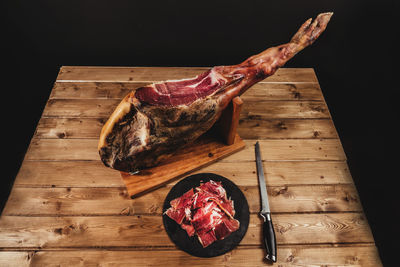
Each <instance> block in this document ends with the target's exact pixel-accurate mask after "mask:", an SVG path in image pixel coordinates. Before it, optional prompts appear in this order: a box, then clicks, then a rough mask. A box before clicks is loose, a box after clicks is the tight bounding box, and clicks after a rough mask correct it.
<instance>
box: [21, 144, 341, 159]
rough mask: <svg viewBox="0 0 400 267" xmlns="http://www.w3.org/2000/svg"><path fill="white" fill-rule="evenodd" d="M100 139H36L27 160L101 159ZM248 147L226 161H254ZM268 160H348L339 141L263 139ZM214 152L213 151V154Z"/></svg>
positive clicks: (27, 154)
mask: <svg viewBox="0 0 400 267" xmlns="http://www.w3.org/2000/svg"><path fill="white" fill-rule="evenodd" d="M97 142H98V141H97V140H96V139H36V138H34V139H32V141H31V144H30V146H29V148H28V151H27V153H26V155H25V159H26V160H99V154H98V152H97ZM244 142H245V143H246V147H245V148H244V149H243V150H241V151H239V152H237V153H235V154H233V155H231V156H228V157H226V158H225V159H222V161H227V162H234V161H235V162H243V161H253V160H254V144H255V140H244ZM260 145H261V151H262V152H263V159H264V160H272V161H281V160H285V161H287V160H301V161H306V160H346V156H345V154H344V151H343V148H342V146H341V143H340V141H339V139H318V140H317V139H282V140H261V141H260ZM211 152H212V151H211Z"/></svg>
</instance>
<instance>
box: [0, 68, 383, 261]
mask: <svg viewBox="0 0 400 267" xmlns="http://www.w3.org/2000/svg"><path fill="white" fill-rule="evenodd" d="M204 69H205V68H158V67H157V68H142V67H137V68H128V67H121V68H119V67H62V68H61V70H60V73H59V75H58V77H57V81H56V83H55V84H54V88H53V90H52V92H51V95H50V99H49V100H48V102H47V105H46V107H45V109H44V111H43V115H42V118H41V119H40V122H39V125H38V127H37V129H36V132H35V135H34V137H33V138H32V141H31V143H30V146H29V149H28V151H27V153H26V155H25V159H24V161H23V163H22V166H21V169H20V171H19V173H18V175H17V177H16V180H15V184H14V187H13V189H12V192H11V194H10V197H9V200H8V202H7V204H6V206H5V208H4V210H3V213H2V216H1V219H0V247H1V250H0V266H3V265H15V266H24V265H29V264H32V265H43V266H51V265H65V266H72V265H85V266H86V265H91V264H93V265H97V264H104V265H107V264H110V265H112V264H116V265H127V266H148V265H154V266H161V265H164V266H168V265H169V266H175V265H179V266H197V265H203V266H265V265H266V264H265V262H263V261H262V256H263V255H264V251H263V248H262V245H261V228H260V225H261V220H260V218H259V217H258V212H259V210H260V200H259V190H258V187H257V186H258V184H257V176H256V165H255V158H254V146H253V145H254V143H255V142H256V140H259V141H260V144H261V149H262V153H263V158H264V168H265V171H266V177H267V187H268V194H269V197H270V205H271V210H272V213H273V215H272V216H273V220H274V223H275V231H276V235H277V243H278V263H277V264H275V266H291V265H297V266H298V265H301V266H309V265H313V266H314V265H315V266H328V265H329V266H331V265H335V266H336V265H341V266H342V265H346V266H348V265H357V266H381V265H382V264H381V261H380V259H379V255H378V253H377V249H376V246H375V243H374V239H373V236H372V234H371V231H370V228H369V225H368V222H367V220H366V217H365V215H364V214H363V211H362V207H361V205H360V199H359V197H358V194H357V191H356V188H355V186H354V184H353V181H352V177H351V175H350V172H349V169H348V167H347V164H346V156H345V153H344V151H343V149H342V146H341V143H340V140H339V138H338V135H337V132H336V130H335V127H334V125H333V122H332V119H331V117H330V114H329V110H328V108H327V105H326V103H325V101H324V98H323V96H322V93H321V89H320V87H319V84H318V80H317V77H316V75H315V73H314V71H313V69H310V68H307V69H288V68H286V69H281V70H279V71H278V72H277V73H276V74H275V75H274V76H272V77H270V78H268V79H266V80H264V81H263V82H261V83H259V84H257V85H255V86H254V87H253V88H251V89H250V90H248V91H247V92H246V93H245V94H244V95H243V96H242V99H243V100H244V106H243V111H242V114H241V119H240V126H239V129H238V132H239V134H240V135H241V137H242V138H243V139H245V142H246V148H245V149H244V150H242V151H240V152H238V153H236V154H234V155H231V156H229V157H227V158H225V159H223V160H221V161H219V162H217V163H214V164H212V165H210V166H208V167H205V168H203V169H201V170H199V171H198V172H214V173H217V174H220V175H223V176H225V177H227V178H228V179H231V180H232V181H234V182H235V183H236V184H237V185H239V186H240V188H241V189H242V191H243V192H244V194H245V195H246V198H247V200H248V202H249V206H250V211H251V216H250V225H249V228H248V231H247V234H246V236H245V237H244V239H243V240H242V242H241V243H240V245H239V246H238V247H237V248H236V249H234V250H233V251H231V252H229V253H227V254H225V255H223V256H219V257H216V258H208V259H205V258H196V257H193V256H190V255H188V254H186V253H185V252H182V251H180V250H178V249H177V248H176V247H175V246H174V244H173V243H172V242H171V241H170V240H169V238H168V236H167V234H166V233H165V231H164V229H163V224H162V217H161V210H162V203H163V201H164V198H165V196H166V194H167V193H168V191H169V190H170V188H171V186H172V185H173V184H175V183H176V182H177V181H174V182H172V183H170V184H168V185H167V186H165V187H162V188H160V189H158V190H156V191H153V192H151V193H148V194H146V195H144V196H142V197H139V198H137V199H133V200H132V199H130V198H129V197H128V195H127V192H126V189H125V187H124V184H123V181H122V179H121V177H120V174H119V172H117V171H114V170H112V169H109V168H106V167H104V166H103V164H102V163H101V162H100V160H99V155H98V153H97V140H98V136H99V133H100V129H101V127H102V125H103V124H104V122H105V121H106V119H107V118H108V116H109V115H110V114H111V112H112V111H113V110H114V108H115V106H116V105H117V104H118V103H119V102H120V100H121V98H122V97H123V96H124V95H125V94H127V93H128V92H129V91H130V90H132V89H134V88H137V87H139V86H142V85H144V84H147V83H150V82H153V81H160V80H165V79H179V78H185V77H191V76H194V75H197V74H198V73H201V72H202V71H204ZM160 264H161V265H160Z"/></svg>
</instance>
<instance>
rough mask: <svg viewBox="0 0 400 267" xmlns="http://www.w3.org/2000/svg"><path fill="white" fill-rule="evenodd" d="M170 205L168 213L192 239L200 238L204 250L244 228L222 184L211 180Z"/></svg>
mask: <svg viewBox="0 0 400 267" xmlns="http://www.w3.org/2000/svg"><path fill="white" fill-rule="evenodd" d="M195 191H196V192H194V190H193V188H192V189H190V190H189V191H187V192H186V193H185V194H183V195H182V196H181V197H179V198H176V199H174V200H172V201H171V202H170V205H171V207H170V208H169V209H168V210H166V212H165V214H166V215H167V216H168V217H170V218H171V219H173V220H174V221H175V222H176V223H178V224H180V225H181V227H182V229H184V230H185V231H186V232H187V234H188V235H189V236H193V235H195V234H196V235H197V238H198V240H199V242H200V243H201V244H202V246H203V247H207V246H209V245H211V244H212V243H213V242H215V241H217V240H222V239H224V238H226V237H227V236H229V235H230V234H231V233H232V232H234V231H236V230H238V229H239V227H240V223H239V221H238V220H236V219H235V218H234V215H235V209H234V206H233V201H232V200H230V199H228V198H227V195H226V191H225V189H224V188H223V186H222V184H221V182H215V181H213V180H210V181H209V182H207V183H202V184H201V185H200V186H199V187H196V188H195Z"/></svg>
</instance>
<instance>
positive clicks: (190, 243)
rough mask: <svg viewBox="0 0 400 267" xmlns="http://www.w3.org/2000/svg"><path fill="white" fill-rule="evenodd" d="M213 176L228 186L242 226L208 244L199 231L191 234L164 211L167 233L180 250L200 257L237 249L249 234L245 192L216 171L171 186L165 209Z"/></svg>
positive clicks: (228, 193) (227, 192)
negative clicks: (203, 243)
mask: <svg viewBox="0 0 400 267" xmlns="http://www.w3.org/2000/svg"><path fill="white" fill-rule="evenodd" d="M209 180H214V181H215V182H222V186H223V187H224V188H225V190H226V194H227V196H228V198H229V197H231V198H232V200H233V201H234V206H235V211H236V213H235V219H237V220H238V221H239V222H240V228H239V230H237V231H235V232H233V233H231V234H230V235H229V236H228V237H226V238H225V239H223V240H217V241H215V242H214V243H212V244H211V245H209V246H208V247H206V248H203V246H202V245H201V244H200V241H199V240H198V239H197V235H194V236H192V237H189V236H188V235H187V233H186V231H185V230H183V229H182V228H181V226H180V225H179V224H177V223H176V222H175V221H174V220H172V219H171V218H169V217H168V216H167V215H163V223H164V228H165V230H166V231H167V233H168V236H169V238H170V239H171V240H172V242H174V243H175V245H177V246H178V247H179V248H180V249H181V250H183V251H185V252H187V253H189V254H190V255H193V256H197V257H204V258H210V257H215V256H219V255H222V254H225V253H226V252H228V251H231V250H232V249H234V248H235V247H236V246H237V245H238V244H239V243H240V241H241V240H242V238H243V237H244V235H245V234H246V231H247V228H248V226H249V215H250V213H249V205H248V204H247V200H246V198H245V196H244V195H243V193H242V191H240V189H239V188H238V187H237V186H236V185H235V184H234V183H233V182H231V181H230V180H228V179H226V178H224V177H222V176H220V175H217V174H214V173H199V174H195V175H191V176H188V177H186V178H185V179H183V180H182V181H180V182H179V183H177V184H176V185H175V186H174V187H172V189H171V191H170V192H169V193H168V195H167V197H166V198H165V201H164V206H163V213H164V212H165V211H166V210H167V209H168V208H170V206H171V205H170V204H169V202H170V201H171V200H173V199H175V198H177V197H180V196H182V195H183V194H184V193H186V192H187V191H188V190H190V188H195V187H197V186H199V185H200V181H202V182H208V181H209Z"/></svg>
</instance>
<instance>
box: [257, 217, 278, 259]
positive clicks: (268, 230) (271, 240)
mask: <svg viewBox="0 0 400 267" xmlns="http://www.w3.org/2000/svg"><path fill="white" fill-rule="evenodd" d="M260 216H261V217H263V219H264V224H263V237H264V245H265V250H266V251H267V256H265V258H266V259H268V260H270V261H272V262H276V238H275V231H274V226H273V225H272V220H271V215H270V213H269V212H267V213H260Z"/></svg>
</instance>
